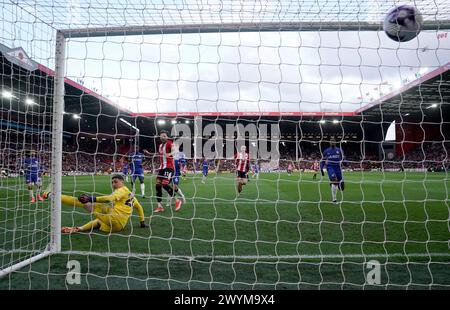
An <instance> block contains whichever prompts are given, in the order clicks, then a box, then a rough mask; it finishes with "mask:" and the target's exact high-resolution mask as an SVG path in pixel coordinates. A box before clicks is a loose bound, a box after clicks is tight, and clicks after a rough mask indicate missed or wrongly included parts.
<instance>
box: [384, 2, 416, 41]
mask: <svg viewBox="0 0 450 310" xmlns="http://www.w3.org/2000/svg"><path fill="white" fill-rule="evenodd" d="M422 22H423V18H422V14H421V13H420V12H419V10H418V9H417V8H415V7H413V6H411V5H400V6H397V7H395V8H393V9H392V10H390V11H389V13H387V15H386V17H385V18H384V22H383V29H384V32H386V35H387V36H388V37H389V38H391V39H392V40H394V41H397V42H407V41H410V40H412V39H414V38H415V37H416V36H417V35H418V34H419V32H420V30H421V28H422Z"/></svg>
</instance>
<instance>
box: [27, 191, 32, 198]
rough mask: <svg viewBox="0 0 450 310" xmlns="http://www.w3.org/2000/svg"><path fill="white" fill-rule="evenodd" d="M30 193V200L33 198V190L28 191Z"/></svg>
mask: <svg viewBox="0 0 450 310" xmlns="http://www.w3.org/2000/svg"><path fill="white" fill-rule="evenodd" d="M28 193H30V198H33V190H32V189H29V190H28Z"/></svg>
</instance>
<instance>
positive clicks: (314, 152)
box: [0, 139, 450, 174]
mask: <svg viewBox="0 0 450 310" xmlns="http://www.w3.org/2000/svg"><path fill="white" fill-rule="evenodd" d="M40 146H41V147H40V148H39V149H36V148H33V149H34V150H35V151H36V152H37V155H38V157H39V158H40V160H41V163H42V170H43V171H46V170H47V171H48V170H49V169H50V164H49V163H50V154H51V149H50V143H47V144H40ZM0 147H1V153H0V162H1V165H0V166H1V168H2V169H8V170H10V171H20V170H21V169H22V168H23V158H24V157H26V156H27V153H26V151H24V149H27V148H26V147H25V148H24V146H23V145H19V144H11V143H10V144H5V143H0ZM342 148H343V151H344V154H345V161H344V162H343V167H344V169H348V170H393V171H401V170H404V169H417V170H428V171H444V170H447V169H449V166H450V143H445V144H443V143H428V142H427V143H422V144H420V145H418V146H417V147H416V148H415V149H413V150H411V151H409V152H407V153H406V154H405V155H404V156H395V157H394V158H392V159H387V158H385V159H380V158H379V157H380V156H379V154H376V153H375V152H372V153H370V152H366V153H364V154H362V152H361V150H360V147H359V146H357V145H356V144H352V145H350V144H349V145H342ZM130 150H131V149H130V147H122V146H118V145H117V144H115V143H110V142H108V141H102V140H101V141H97V140H88V139H86V140H84V141H83V140H81V141H79V142H78V143H76V144H70V143H67V142H66V143H64V146H63V154H62V163H63V173H66V174H68V173H112V172H120V171H122V165H123V159H124V158H125V155H126V154H127V153H128V152H129V151H130ZM280 151H282V153H281V154H280V157H279V158H276V159H272V160H261V159H259V160H257V161H256V160H254V159H252V165H253V164H255V163H256V162H258V165H259V166H260V169H261V170H262V171H267V170H286V169H287V167H288V165H289V164H291V165H293V167H294V169H296V170H300V171H305V170H310V169H312V166H313V163H314V162H316V161H320V159H321V150H320V149H319V147H318V146H317V145H315V146H301V148H300V149H299V150H298V151H297V154H295V153H296V152H295V149H294V150H292V149H280ZM297 157H298V159H297ZM209 163H210V169H211V170H217V171H233V170H234V160H233V159H232V158H229V159H220V160H217V159H215V160H210V161H209ZM143 165H144V170H145V171H147V172H152V173H154V172H155V171H156V170H157V169H158V166H159V158H158V156H156V155H155V156H153V157H146V158H145V160H144V164H143ZM201 165H202V163H201V159H197V160H193V159H188V160H187V170H188V171H201Z"/></svg>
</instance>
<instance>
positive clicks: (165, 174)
mask: <svg viewBox="0 0 450 310" xmlns="http://www.w3.org/2000/svg"><path fill="white" fill-rule="evenodd" d="M172 176H173V169H170V168H165V169H159V170H158V175H157V176H156V178H157V179H163V180H167V181H169V182H170V180H171V179H172Z"/></svg>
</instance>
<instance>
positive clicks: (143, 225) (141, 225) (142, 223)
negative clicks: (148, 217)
mask: <svg viewBox="0 0 450 310" xmlns="http://www.w3.org/2000/svg"><path fill="white" fill-rule="evenodd" d="M140 227H141V228H147V227H148V226H147V225H146V224H145V222H144V221H142V222H141V223H140Z"/></svg>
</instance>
